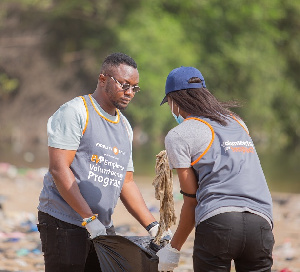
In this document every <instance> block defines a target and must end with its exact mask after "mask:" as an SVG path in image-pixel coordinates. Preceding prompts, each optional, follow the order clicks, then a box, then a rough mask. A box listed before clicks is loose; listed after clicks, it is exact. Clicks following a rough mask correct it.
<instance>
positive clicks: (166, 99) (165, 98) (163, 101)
mask: <svg viewBox="0 0 300 272" xmlns="http://www.w3.org/2000/svg"><path fill="white" fill-rule="evenodd" d="M166 102H168V98H167V96H165V97H164V99H163V100H162V101H161V103H160V106H161V105H162V104H165V103H166Z"/></svg>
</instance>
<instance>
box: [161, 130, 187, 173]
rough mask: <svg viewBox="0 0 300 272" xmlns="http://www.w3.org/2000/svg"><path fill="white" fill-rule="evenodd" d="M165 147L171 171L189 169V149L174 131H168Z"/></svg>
mask: <svg viewBox="0 0 300 272" xmlns="http://www.w3.org/2000/svg"><path fill="white" fill-rule="evenodd" d="M165 147H166V151H167V154H168V159H169V165H170V168H171V169H174V168H189V167H191V154H190V147H189V145H188V143H187V142H186V141H185V140H184V139H183V138H182V137H180V135H179V134H178V133H176V131H174V130H171V131H169V133H168V134H167V136H166V138H165Z"/></svg>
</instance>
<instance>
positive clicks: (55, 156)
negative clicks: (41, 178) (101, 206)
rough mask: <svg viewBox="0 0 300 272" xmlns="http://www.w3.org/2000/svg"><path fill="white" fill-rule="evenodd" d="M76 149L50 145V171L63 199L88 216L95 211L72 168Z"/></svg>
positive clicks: (82, 215)
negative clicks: (84, 195) (90, 205)
mask: <svg viewBox="0 0 300 272" xmlns="http://www.w3.org/2000/svg"><path fill="white" fill-rule="evenodd" d="M75 154H76V150H64V149H59V148H54V147H49V160H50V163H49V171H50V173H51V175H52V176H53V179H54V182H55V185H56V187H57V189H58V191H59V193H60V195H61V196H62V197H63V199H64V200H65V201H66V202H67V203H68V204H69V205H70V206H71V207H72V208H73V209H74V210H75V211H76V212H77V213H78V214H79V215H80V216H81V217H82V218H87V217H90V216H92V215H93V212H92V210H91V208H90V207H89V205H88V204H87V202H86V201H85V199H84V198H83V196H82V195H81V193H80V190H79V187H78V184H77V182H76V180H75V177H74V174H73V172H72V171H71V169H70V166H71V164H72V161H73V159H74V157H75Z"/></svg>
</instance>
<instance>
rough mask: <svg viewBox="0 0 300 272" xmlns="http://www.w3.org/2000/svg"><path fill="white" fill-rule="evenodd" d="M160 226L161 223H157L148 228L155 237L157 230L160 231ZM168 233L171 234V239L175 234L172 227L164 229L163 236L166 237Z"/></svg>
mask: <svg viewBox="0 0 300 272" xmlns="http://www.w3.org/2000/svg"><path fill="white" fill-rule="evenodd" d="M158 228H159V224H157V225H155V226H153V227H152V228H151V229H149V230H148V233H149V235H150V236H151V237H155V236H156V234H157V232H158ZM168 235H169V236H170V239H171V238H172V236H173V233H172V231H171V230H170V229H168V230H166V231H164V232H163V234H162V236H161V237H162V238H164V237H166V236H168Z"/></svg>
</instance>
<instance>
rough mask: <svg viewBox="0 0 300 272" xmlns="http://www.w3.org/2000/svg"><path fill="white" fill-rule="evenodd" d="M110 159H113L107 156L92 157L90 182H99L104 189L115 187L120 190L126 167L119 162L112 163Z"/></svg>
mask: <svg viewBox="0 0 300 272" xmlns="http://www.w3.org/2000/svg"><path fill="white" fill-rule="evenodd" d="M117 151H118V149H117ZM110 159H111V157H110V156H107V155H104V156H101V155H96V154H93V155H92V156H91V163H90V170H89V173H88V180H92V181H94V182H99V183H101V184H102V186H103V187H107V186H114V187H118V188H120V186H121V181H122V180H123V179H124V169H125V167H124V166H122V165H120V164H119V163H118V162H112V161H110ZM113 159H115V158H113Z"/></svg>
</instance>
